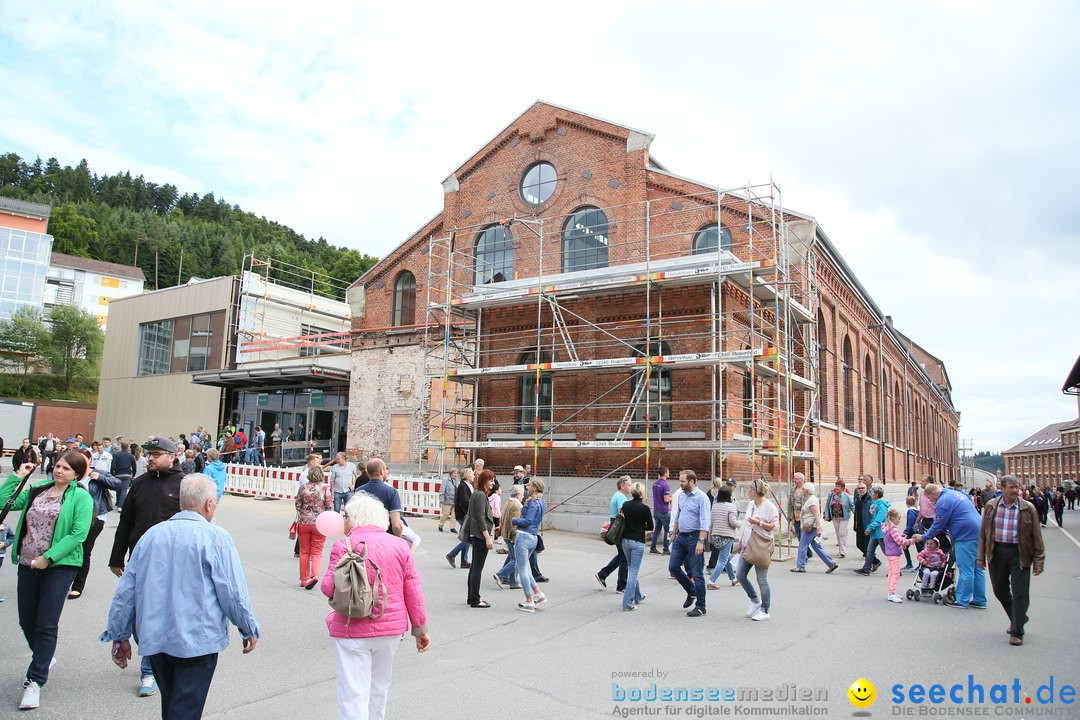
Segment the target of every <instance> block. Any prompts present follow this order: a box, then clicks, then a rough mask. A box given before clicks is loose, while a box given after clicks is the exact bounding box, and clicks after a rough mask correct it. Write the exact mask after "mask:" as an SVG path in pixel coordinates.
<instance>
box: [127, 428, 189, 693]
mask: <svg viewBox="0 0 1080 720" xmlns="http://www.w3.org/2000/svg"><path fill="white" fill-rule="evenodd" d="M143 449H144V450H145V451H146V457H147V471H146V472H145V473H143V474H142V475H140V476H139V477H137V478H135V479H134V480H133V481H132V483H131V489H130V490H129V491H128V493H127V498H125V500H124V507H123V509H122V510H121V511H120V521H119V522H118V523H117V525H116V535H115V536H114V537H113V548H112V555H111V556H110V557H109V569H110V570H112V571H113V574H114V575H116V576H117V577H120V576H121V575H123V574H124V563H125V560H126V558H127V557H128V555H130V553H131V551H132V550H134V549H135V544H136V543H138V542H139V538H141V537H142V536H143V535H144V534H145V533H146V531H147V530H149V529H150V528H152V527H153V526H154V525H157V524H158V523H159V522H163V521H165V520H168V519H169V518H171V517H172V516H173V515H175V514H176V513H178V512H180V481H181V480H183V479H184V473H183V472H182V471H181V470H180V466H179V465H175V464H174V462H175V461H176V443H174V442H173V441H172V440H170V439H169V438H167V437H152V438H150V440H149V441H147V443H146V444H145V445H143ZM135 641H136V642H138V638H136V639H135ZM156 692H157V682H156V681H155V680H154V670H153V668H152V667H151V666H150V659H149V658H147V657H143V658H142V680H141V682H140V685H139V697H150V696H151V695H153V694H154V693H156Z"/></svg>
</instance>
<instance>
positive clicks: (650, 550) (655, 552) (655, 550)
mask: <svg viewBox="0 0 1080 720" xmlns="http://www.w3.org/2000/svg"><path fill="white" fill-rule="evenodd" d="M649 554H650V555H659V554H660V551H659V550H657V549H656V548H649Z"/></svg>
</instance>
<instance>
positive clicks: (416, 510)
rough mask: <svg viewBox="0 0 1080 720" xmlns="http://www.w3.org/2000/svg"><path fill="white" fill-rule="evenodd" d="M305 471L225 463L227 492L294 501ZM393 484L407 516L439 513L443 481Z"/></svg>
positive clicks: (392, 481) (405, 480)
mask: <svg viewBox="0 0 1080 720" xmlns="http://www.w3.org/2000/svg"><path fill="white" fill-rule="evenodd" d="M302 470H303V467H302V466H299V467H291V468H283V467H263V466H261V465H239V464H234V463H229V464H227V465H226V466H225V492H227V493H233V494H235V495H249V496H252V497H267V498H276V499H279V500H292V499H293V498H294V497H295V496H296V489H297V487H298V486H299V483H300V473H301V471H302ZM390 484H391V485H392V486H394V487H395V488H396V489H397V491H398V495H400V496H401V508H402V511H403V512H404V513H405V514H406V515H421V516H425V515H426V516H429V517H437V516H438V515H439V510H440V508H439V491H440V490H441V488H442V482H441V481H440V480H437V479H432V478H411V477H410V478H391V479H390Z"/></svg>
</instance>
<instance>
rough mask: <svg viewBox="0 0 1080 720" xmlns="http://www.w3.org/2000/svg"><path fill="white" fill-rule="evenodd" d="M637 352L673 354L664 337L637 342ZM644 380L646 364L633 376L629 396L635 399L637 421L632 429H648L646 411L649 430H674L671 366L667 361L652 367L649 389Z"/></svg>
mask: <svg viewBox="0 0 1080 720" xmlns="http://www.w3.org/2000/svg"><path fill="white" fill-rule="evenodd" d="M634 352H635V353H636V354H637V355H640V356H642V357H645V356H649V357H653V356H656V355H670V354H671V348H670V347H668V344H667V343H666V342H664V341H663V340H653V341H652V342H650V343H649V344H648V345H646V344H645V343H642V344H640V345H638V346H637V347H636V348H634ZM644 383H645V368H642V369H640V370H635V371H634V375H633V377H632V378H630V397H631V400H632V402H633V403H634V424H633V430H632V431H631V432H636V433H643V432H645V428H646V420H645V416H646V412H647V413H648V430H649V433H657V432H665V433H669V432H671V402H672V399H671V370H669V369H668V367H667V366H666V365H657V366H655V367H653V368H651V369H650V370H649V387H648V389H646V388H645V386H644Z"/></svg>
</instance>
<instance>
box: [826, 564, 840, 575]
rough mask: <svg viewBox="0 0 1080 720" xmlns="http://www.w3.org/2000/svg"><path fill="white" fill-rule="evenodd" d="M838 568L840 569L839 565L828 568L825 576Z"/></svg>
mask: <svg viewBox="0 0 1080 720" xmlns="http://www.w3.org/2000/svg"><path fill="white" fill-rule="evenodd" d="M838 567H840V566H839V565H833V566H832V567H830V568H829V569H828V570H826V571H825V574H826V575H828V574H829V573H831V572H832V571H833V570H835V569H836V568H838Z"/></svg>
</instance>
